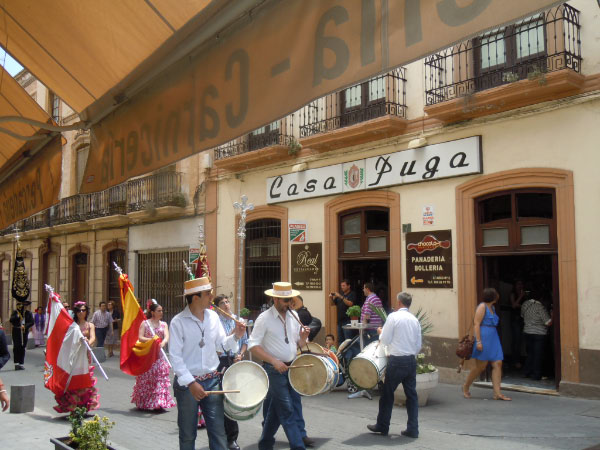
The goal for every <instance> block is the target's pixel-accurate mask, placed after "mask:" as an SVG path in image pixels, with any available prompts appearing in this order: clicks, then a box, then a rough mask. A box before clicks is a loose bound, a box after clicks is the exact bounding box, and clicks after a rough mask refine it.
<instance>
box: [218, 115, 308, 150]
mask: <svg viewBox="0 0 600 450" xmlns="http://www.w3.org/2000/svg"><path fill="white" fill-rule="evenodd" d="M296 127H297V125H296ZM297 136H298V130H297V128H294V114H291V115H289V116H287V117H285V118H283V119H281V120H276V121H275V122H272V123H270V124H269V125H266V126H264V127H261V128H258V129H256V130H254V131H253V132H252V133H250V134H247V135H245V136H242V137H240V138H238V139H234V140H233V141H230V142H228V143H227V144H224V145H220V146H219V147H217V148H215V159H216V160H219V159H223V158H229V157H231V156H237V155H242V154H244V153H248V152H251V151H254V150H259V149H261V148H265V147H271V146H273V145H290V144H291V143H292V142H293V141H294V140H295V139H296V137H297Z"/></svg>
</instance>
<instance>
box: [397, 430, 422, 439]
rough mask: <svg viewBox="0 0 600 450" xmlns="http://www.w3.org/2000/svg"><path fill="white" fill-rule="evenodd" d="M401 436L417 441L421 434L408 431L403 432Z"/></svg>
mask: <svg viewBox="0 0 600 450" xmlns="http://www.w3.org/2000/svg"><path fill="white" fill-rule="evenodd" d="M400 434H401V435H402V436H406V437H409V438H413V439H417V438H418V437H419V433H411V432H409V431H408V430H402V431H401V432H400Z"/></svg>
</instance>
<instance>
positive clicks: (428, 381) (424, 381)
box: [394, 369, 440, 406]
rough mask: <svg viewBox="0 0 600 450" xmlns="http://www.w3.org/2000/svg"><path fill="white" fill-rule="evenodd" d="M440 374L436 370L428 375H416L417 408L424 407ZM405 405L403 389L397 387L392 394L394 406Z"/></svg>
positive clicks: (399, 386) (400, 386)
mask: <svg viewBox="0 0 600 450" xmlns="http://www.w3.org/2000/svg"><path fill="white" fill-rule="evenodd" d="M439 376H440V373H439V371H438V370H437V369H435V372H430V373H418V374H417V395H418V396H419V406H425V405H426V404H427V400H428V399H429V393H430V392H431V391H433V390H434V389H435V387H436V386H437V385H438V380H439ZM405 403H406V396H405V395H404V388H403V387H402V384H400V385H398V388H397V389H396V392H394V404H395V405H404V404H405Z"/></svg>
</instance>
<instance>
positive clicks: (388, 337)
mask: <svg viewBox="0 0 600 450" xmlns="http://www.w3.org/2000/svg"><path fill="white" fill-rule="evenodd" d="M397 299H398V310H397V311H395V312H393V313H391V314H390V315H389V316H388V318H387V320H386V321H385V324H384V325H383V328H378V329H377V333H378V334H379V335H380V336H379V342H380V345H381V344H383V345H386V346H387V348H388V351H389V354H390V355H389V356H388V363H387V367H386V369H385V381H384V383H383V391H382V392H381V397H380V398H379V414H377V423H376V424H375V425H367V428H368V429H369V430H370V431H372V432H374V433H381V434H382V435H384V436H385V435H387V434H388V432H389V429H390V419H391V417H392V407H393V406H394V392H395V391H396V388H397V387H398V385H399V384H400V383H402V388H403V389H404V394H405V395H406V413H407V415H408V421H407V424H406V429H405V430H403V431H402V432H401V433H400V434H402V436H408V437H411V438H417V437H419V399H418V396H417V389H416V387H417V360H416V355H417V354H418V353H419V350H421V340H422V337H421V325H420V324H419V320H418V319H417V318H416V317H415V316H414V315H413V314H411V313H410V312H409V311H408V309H409V308H410V305H411V304H412V295H410V294H408V293H406V292H400V293H399V294H398V296H397Z"/></svg>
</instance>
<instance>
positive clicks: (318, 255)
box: [291, 242, 323, 291]
mask: <svg viewBox="0 0 600 450" xmlns="http://www.w3.org/2000/svg"><path fill="white" fill-rule="evenodd" d="M291 257H292V264H291V265H292V287H293V288H294V289H299V290H301V291H303V290H304V291H320V290H322V289H323V270H322V266H323V264H322V260H323V245H322V244H321V243H320V242H318V243H312V244H292V245H291Z"/></svg>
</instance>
